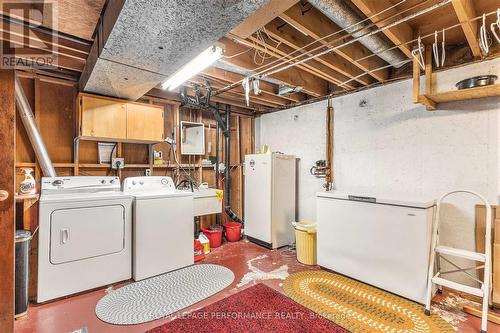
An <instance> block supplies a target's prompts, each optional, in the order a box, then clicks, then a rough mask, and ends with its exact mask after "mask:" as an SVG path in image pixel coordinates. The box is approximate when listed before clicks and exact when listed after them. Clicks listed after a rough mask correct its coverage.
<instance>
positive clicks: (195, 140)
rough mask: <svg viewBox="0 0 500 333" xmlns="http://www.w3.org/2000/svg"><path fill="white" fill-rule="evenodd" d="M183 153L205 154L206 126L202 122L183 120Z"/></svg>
mask: <svg viewBox="0 0 500 333" xmlns="http://www.w3.org/2000/svg"><path fill="white" fill-rule="evenodd" d="M181 154H182V155H205V127H204V125H203V124H202V123H193V122H190V121H181Z"/></svg>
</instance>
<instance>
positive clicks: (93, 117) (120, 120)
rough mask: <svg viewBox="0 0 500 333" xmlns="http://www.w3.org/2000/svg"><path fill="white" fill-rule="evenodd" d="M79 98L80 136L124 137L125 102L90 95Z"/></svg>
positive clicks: (125, 123)
mask: <svg viewBox="0 0 500 333" xmlns="http://www.w3.org/2000/svg"><path fill="white" fill-rule="evenodd" d="M81 98H82V100H81V136H84V137H95V138H111V139H121V140H124V139H126V137H127V110H126V104H125V103H120V102H117V101H114V100H108V99H103V98H95V97H90V96H82V97H81Z"/></svg>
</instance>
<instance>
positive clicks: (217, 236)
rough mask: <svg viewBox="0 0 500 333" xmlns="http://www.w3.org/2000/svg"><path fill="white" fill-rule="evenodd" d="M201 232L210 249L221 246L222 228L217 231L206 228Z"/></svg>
mask: <svg viewBox="0 0 500 333" xmlns="http://www.w3.org/2000/svg"><path fill="white" fill-rule="evenodd" d="M202 231H203V234H204V235H205V236H207V238H208V240H209V241H210V247H211V248H216V247H219V246H220V245H221V244H222V228H219V230H210V229H208V228H207V229H203V230H202Z"/></svg>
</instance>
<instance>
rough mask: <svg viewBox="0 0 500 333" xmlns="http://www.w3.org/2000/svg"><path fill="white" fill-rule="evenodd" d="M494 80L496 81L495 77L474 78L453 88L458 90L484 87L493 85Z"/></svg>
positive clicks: (463, 81) (481, 76)
mask: <svg viewBox="0 0 500 333" xmlns="http://www.w3.org/2000/svg"><path fill="white" fill-rule="evenodd" d="M496 79H498V77H497V76H496V75H480V76H474V77H471V78H468V79H465V80H462V81H460V82H458V83H457V84H456V85H455V86H456V87H457V88H458V90H462V89H470V88H476V87H484V86H489V85H492V84H495V81H496Z"/></svg>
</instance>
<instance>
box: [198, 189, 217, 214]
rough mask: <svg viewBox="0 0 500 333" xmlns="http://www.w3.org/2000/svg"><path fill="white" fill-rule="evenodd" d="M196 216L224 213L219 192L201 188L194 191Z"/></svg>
mask: <svg viewBox="0 0 500 333" xmlns="http://www.w3.org/2000/svg"><path fill="white" fill-rule="evenodd" d="M193 201H194V216H201V215H210V214H218V213H221V212H222V200H220V199H219V198H218V197H217V190H216V189H213V188H201V189H199V190H194V192H193Z"/></svg>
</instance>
